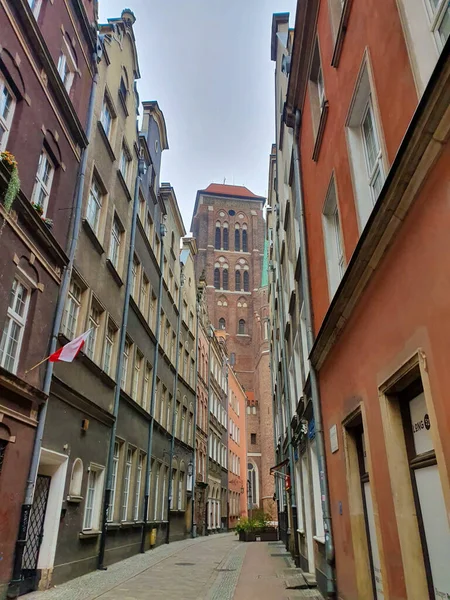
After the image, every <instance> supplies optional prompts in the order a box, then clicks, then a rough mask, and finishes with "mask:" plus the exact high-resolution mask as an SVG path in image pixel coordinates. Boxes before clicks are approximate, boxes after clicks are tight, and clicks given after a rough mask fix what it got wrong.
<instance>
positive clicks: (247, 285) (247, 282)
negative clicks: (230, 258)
mask: <svg viewBox="0 0 450 600" xmlns="http://www.w3.org/2000/svg"><path fill="white" fill-rule="evenodd" d="M249 290H250V274H249V272H248V271H244V292H248V291H249Z"/></svg>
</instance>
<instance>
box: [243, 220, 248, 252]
mask: <svg viewBox="0 0 450 600" xmlns="http://www.w3.org/2000/svg"><path fill="white" fill-rule="evenodd" d="M242 252H248V242H247V225H244V226H243V228H242Z"/></svg>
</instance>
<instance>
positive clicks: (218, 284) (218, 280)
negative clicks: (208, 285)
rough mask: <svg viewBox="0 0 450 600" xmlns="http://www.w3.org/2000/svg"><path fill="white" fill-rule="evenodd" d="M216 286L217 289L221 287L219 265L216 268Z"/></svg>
mask: <svg viewBox="0 0 450 600" xmlns="http://www.w3.org/2000/svg"><path fill="white" fill-rule="evenodd" d="M214 287H215V288H216V290H218V289H220V269H219V268H218V267H216V268H215V269H214Z"/></svg>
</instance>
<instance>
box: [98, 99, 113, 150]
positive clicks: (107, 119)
mask: <svg viewBox="0 0 450 600" xmlns="http://www.w3.org/2000/svg"><path fill="white" fill-rule="evenodd" d="M113 120H114V117H113V113H112V110H111V106H110V104H109V101H108V98H107V97H106V95H105V96H104V97H103V104H102V112H101V113H100V123H101V124H102V127H103V131H104V132H105V135H106V137H107V138H108V140H111V131H112V125H113Z"/></svg>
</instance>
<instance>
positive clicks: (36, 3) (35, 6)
mask: <svg viewBox="0 0 450 600" xmlns="http://www.w3.org/2000/svg"><path fill="white" fill-rule="evenodd" d="M28 4H29V6H30V8H31V12H32V13H33V15H34V18H35V19H37V18H38V16H39V12H40V10H41V4H42V0H28Z"/></svg>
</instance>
